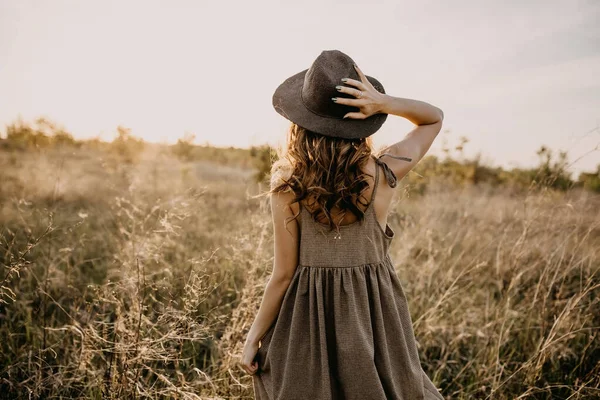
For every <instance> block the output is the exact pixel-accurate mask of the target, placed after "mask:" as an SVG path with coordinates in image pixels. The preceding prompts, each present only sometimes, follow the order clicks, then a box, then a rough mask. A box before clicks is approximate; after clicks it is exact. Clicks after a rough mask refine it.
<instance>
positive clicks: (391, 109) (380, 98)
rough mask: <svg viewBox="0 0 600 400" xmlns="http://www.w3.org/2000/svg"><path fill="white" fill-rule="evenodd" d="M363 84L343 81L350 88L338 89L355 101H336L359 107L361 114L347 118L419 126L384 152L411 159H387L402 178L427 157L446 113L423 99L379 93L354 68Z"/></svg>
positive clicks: (339, 99) (351, 113)
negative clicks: (381, 118)
mask: <svg viewBox="0 0 600 400" xmlns="http://www.w3.org/2000/svg"><path fill="white" fill-rule="evenodd" d="M355 68H356V71H357V73H358V75H359V77H360V79H361V80H360V81H357V80H355V79H350V78H347V79H344V80H343V82H344V83H346V84H347V85H351V86H353V87H348V86H337V87H336V89H337V90H338V91H340V92H343V93H348V94H351V95H353V96H355V97H357V98H356V99H352V98H333V99H332V100H333V101H335V102H336V103H339V104H346V105H349V106H354V107H358V108H359V111H358V112H350V113H348V114H346V115H345V116H344V118H354V119H365V118H368V117H370V116H371V115H373V114H378V113H384V114H391V115H397V116H400V117H404V118H406V119H408V120H409V121H411V122H412V123H413V124H415V125H416V127H415V128H414V129H413V130H411V131H410V132H408V134H407V135H406V136H405V137H404V138H403V139H402V140H400V141H399V142H397V143H394V144H393V145H391V146H388V147H387V148H385V149H384V150H383V151H382V153H388V154H391V155H394V156H403V157H410V158H412V161H405V160H399V159H395V158H393V157H386V158H385V160H384V161H385V162H386V163H387V164H388V166H389V167H390V169H391V170H392V171H394V174H395V175H396V177H397V178H398V179H402V177H404V176H405V175H406V174H407V173H408V171H410V170H411V169H412V168H413V167H414V166H415V165H416V164H417V163H418V162H419V161H420V160H421V159H422V158H423V156H425V154H426V153H427V151H428V150H429V148H430V147H431V144H432V143H433V141H434V140H435V138H436V137H437V135H438V133H439V132H440V130H441V129H442V122H443V120H444V113H443V111H442V110H441V109H440V108H438V107H436V106H433V105H431V104H429V103H426V102H424V101H420V100H412V99H406V98H402V97H393V96H390V95H388V94H384V93H381V92H379V91H378V90H377V89H375V88H374V87H373V85H372V84H371V82H369V80H368V79H367V77H366V76H365V74H363V72H362V71H361V70H360V68H358V66H355Z"/></svg>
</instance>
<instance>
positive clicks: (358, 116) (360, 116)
mask: <svg viewBox="0 0 600 400" xmlns="http://www.w3.org/2000/svg"><path fill="white" fill-rule="evenodd" d="M366 117H367V116H366V115H365V114H363V113H359V112H350V113H348V114H346V115H344V119H346V118H351V119H365V118H366Z"/></svg>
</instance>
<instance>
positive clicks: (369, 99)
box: [332, 65, 385, 119]
mask: <svg viewBox="0 0 600 400" xmlns="http://www.w3.org/2000/svg"><path fill="white" fill-rule="evenodd" d="M354 68H355V69H356V72H358V76H359V77H360V81H357V80H355V79H351V78H344V79H342V82H344V83H346V84H347V85H352V86H354V87H348V86H336V87H335V88H336V89H337V90H338V91H339V92H342V93H348V94H350V95H352V96H354V97H356V98H355V99H351V98H345V97H334V98H333V99H332V100H333V101H335V102H336V103H338V104H345V105H348V106H353V107H357V108H358V109H359V111H358V112H349V113H347V114H346V115H344V118H353V119H365V118H368V117H370V116H371V115H373V114H377V113H380V112H381V110H382V109H383V105H384V103H385V94H384V93H381V92H379V91H378V90H377V89H375V88H374V87H373V85H372V84H371V82H369V80H368V79H367V77H366V76H365V74H363V73H362V71H361V70H360V68H358V66H357V65H354Z"/></svg>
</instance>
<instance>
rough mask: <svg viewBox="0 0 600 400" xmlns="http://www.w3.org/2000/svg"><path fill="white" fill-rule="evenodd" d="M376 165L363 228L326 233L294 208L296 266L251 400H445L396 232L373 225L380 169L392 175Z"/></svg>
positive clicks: (261, 353) (264, 347)
mask: <svg viewBox="0 0 600 400" xmlns="http://www.w3.org/2000/svg"><path fill="white" fill-rule="evenodd" d="M375 161H376V162H377V163H378V167H377V173H376V175H375V186H374V188H373V194H372V200H371V202H370V204H369V206H368V208H367V209H366V211H365V219H364V220H361V221H356V222H354V223H351V224H348V225H343V226H341V227H340V229H339V232H336V230H334V231H332V232H329V231H328V229H329V228H328V227H326V226H325V225H323V224H321V223H319V222H316V221H315V220H313V219H312V218H311V215H310V213H309V211H308V210H306V209H305V208H304V207H302V206H300V212H301V221H302V227H301V230H300V232H301V233H300V248H299V252H300V253H299V265H298V267H297V268H296V271H295V273H294V276H293V279H292V281H291V283H290V286H289V288H288V289H287V291H286V293H285V295H284V298H283V302H282V305H281V309H280V311H279V314H278V315H277V318H276V319H275V321H274V322H273V324H272V325H271V326H270V327H269V329H268V330H267V332H266V333H265V335H264V336H263V338H262V340H261V346H260V348H259V350H258V353H257V355H256V358H255V360H256V361H258V364H259V370H258V372H257V373H256V374H254V375H252V377H253V378H252V379H253V387H254V396H255V398H256V399H257V400H307V399H308V400H341V399H344V400H390V399H393V400H418V399H442V400H443V397H442V396H441V394H440V393H439V391H438V390H437V389H436V387H435V386H434V385H433V383H432V382H431V380H430V379H429V377H427V375H426V374H425V372H424V371H423V369H422V367H421V364H420V361H419V356H418V353H417V345H416V342H415V337H414V333H413V328H412V322H411V317H410V313H409V310H408V304H407V301H406V297H405V296H404V291H403V289H402V286H401V284H400V281H399V279H398V276H397V274H396V271H395V269H394V265H393V263H392V261H391V260H390V256H389V253H388V249H389V246H390V243H391V241H392V239H393V238H394V231H393V230H392V229H391V228H390V226H389V225H386V227H385V230H383V229H382V228H381V225H380V224H379V223H378V222H377V218H376V216H375V211H374V207H373V200H374V199H375V195H376V194H377V185H378V183H379V175H380V173H379V167H382V168H383V169H384V173H385V174H386V177H387V176H388V174H389V173H390V169H389V168H388V166H387V165H384V164H385V163H384V162H383V161H381V160H380V159H378V158H375ZM388 182H389V180H388Z"/></svg>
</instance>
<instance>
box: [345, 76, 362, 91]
mask: <svg viewBox="0 0 600 400" xmlns="http://www.w3.org/2000/svg"><path fill="white" fill-rule="evenodd" d="M342 82H344V83H345V84H347V85H351V86H355V87H357V88H358V89H359V90H367V87H366V86H365V84H364V83H362V82H361V81H357V80H356V79H352V78H344V79H342Z"/></svg>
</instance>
